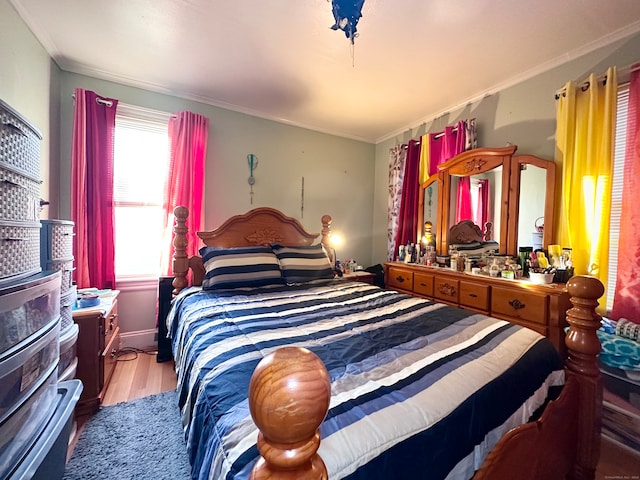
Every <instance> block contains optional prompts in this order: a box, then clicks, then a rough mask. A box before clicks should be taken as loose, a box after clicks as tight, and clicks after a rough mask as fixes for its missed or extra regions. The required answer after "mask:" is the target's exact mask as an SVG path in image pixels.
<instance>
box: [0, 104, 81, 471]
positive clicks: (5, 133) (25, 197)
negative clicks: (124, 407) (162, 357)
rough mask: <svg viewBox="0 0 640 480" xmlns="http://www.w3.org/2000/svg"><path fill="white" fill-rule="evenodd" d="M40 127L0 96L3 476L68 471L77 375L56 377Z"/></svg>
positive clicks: (54, 289) (54, 288)
mask: <svg viewBox="0 0 640 480" xmlns="http://www.w3.org/2000/svg"><path fill="white" fill-rule="evenodd" d="M41 138H42V137H41V135H40V133H39V132H38V131H37V130H36V129H35V128H34V127H32V126H31V125H30V124H29V123H28V122H27V121H26V120H25V119H24V118H23V117H22V116H21V115H20V114H18V113H17V112H16V111H15V110H13V109H12V108H11V107H9V106H8V105H6V104H5V103H4V102H2V101H0V478H3V479H9V480H19V479H27V478H29V479H31V478H33V479H38V478H43V479H44V478H46V479H51V480H54V479H58V478H62V475H63V473H64V465H65V459H66V452H67V444H68V441H69V434H70V431H71V427H72V424H73V423H72V421H73V409H74V407H75V404H76V403H77V401H78V398H79V396H80V392H81V390H82V383H81V382H80V381H78V380H69V381H66V382H59V381H58V363H59V356H60V283H61V274H60V273H59V272H53V271H47V270H45V271H42V269H41V265H40V220H39V215H40V208H41V203H40V196H39V193H40V183H41V181H40V178H39V174H40V140H41Z"/></svg>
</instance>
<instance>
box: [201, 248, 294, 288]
mask: <svg viewBox="0 0 640 480" xmlns="http://www.w3.org/2000/svg"><path fill="white" fill-rule="evenodd" d="M200 255H202V263H203V264H204V270H205V275H204V279H203V281H202V288H203V289H204V290H214V289H219V288H238V287H260V286H262V285H271V284H278V283H282V274H281V273H280V267H279V264H278V259H277V258H276V256H275V254H274V253H273V250H271V248H270V247H262V246H256V247H237V248H215V247H202V248H201V249H200Z"/></svg>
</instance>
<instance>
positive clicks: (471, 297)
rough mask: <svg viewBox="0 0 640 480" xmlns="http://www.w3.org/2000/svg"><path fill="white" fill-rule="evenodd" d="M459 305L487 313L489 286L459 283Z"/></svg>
mask: <svg viewBox="0 0 640 480" xmlns="http://www.w3.org/2000/svg"><path fill="white" fill-rule="evenodd" d="M460 304H461V305H465V306H467V307H471V308H475V309H478V310H482V311H483V312H488V311H489V285H481V284H479V283H473V282H464V281H461V282H460Z"/></svg>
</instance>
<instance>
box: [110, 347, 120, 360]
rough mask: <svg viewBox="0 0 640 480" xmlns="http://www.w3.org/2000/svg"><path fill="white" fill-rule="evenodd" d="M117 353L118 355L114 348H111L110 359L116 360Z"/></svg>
mask: <svg viewBox="0 0 640 480" xmlns="http://www.w3.org/2000/svg"><path fill="white" fill-rule="evenodd" d="M117 353H118V351H117V350H116V349H115V348H113V349H112V350H111V358H116V355H117Z"/></svg>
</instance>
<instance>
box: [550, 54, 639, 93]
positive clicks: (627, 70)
mask: <svg viewBox="0 0 640 480" xmlns="http://www.w3.org/2000/svg"><path fill="white" fill-rule="evenodd" d="M637 70H640V63H633V64H631V65H626V66H624V67H622V68H619V69H617V71H618V73H619V75H620V76H623V77H624V76H626V75H630V74H631V72H635V71H637ZM596 80H597V81H598V82H603V85H606V83H607V74H606V73H603V74H602V75H599V76H598V77H596ZM624 83H626V82H623V83H622V85H624ZM577 86H578V87H579V88H581V89H582V91H583V92H584V91H586V90H588V89H589V87H590V84H589V80H583V81H582V82H580V83H579V84H578V85H577ZM566 91H567V89H566V87H562V88H559V89H558V90H556V94H555V97H556V100H558V99H559V98H560V95H564V94H565V93H566Z"/></svg>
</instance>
